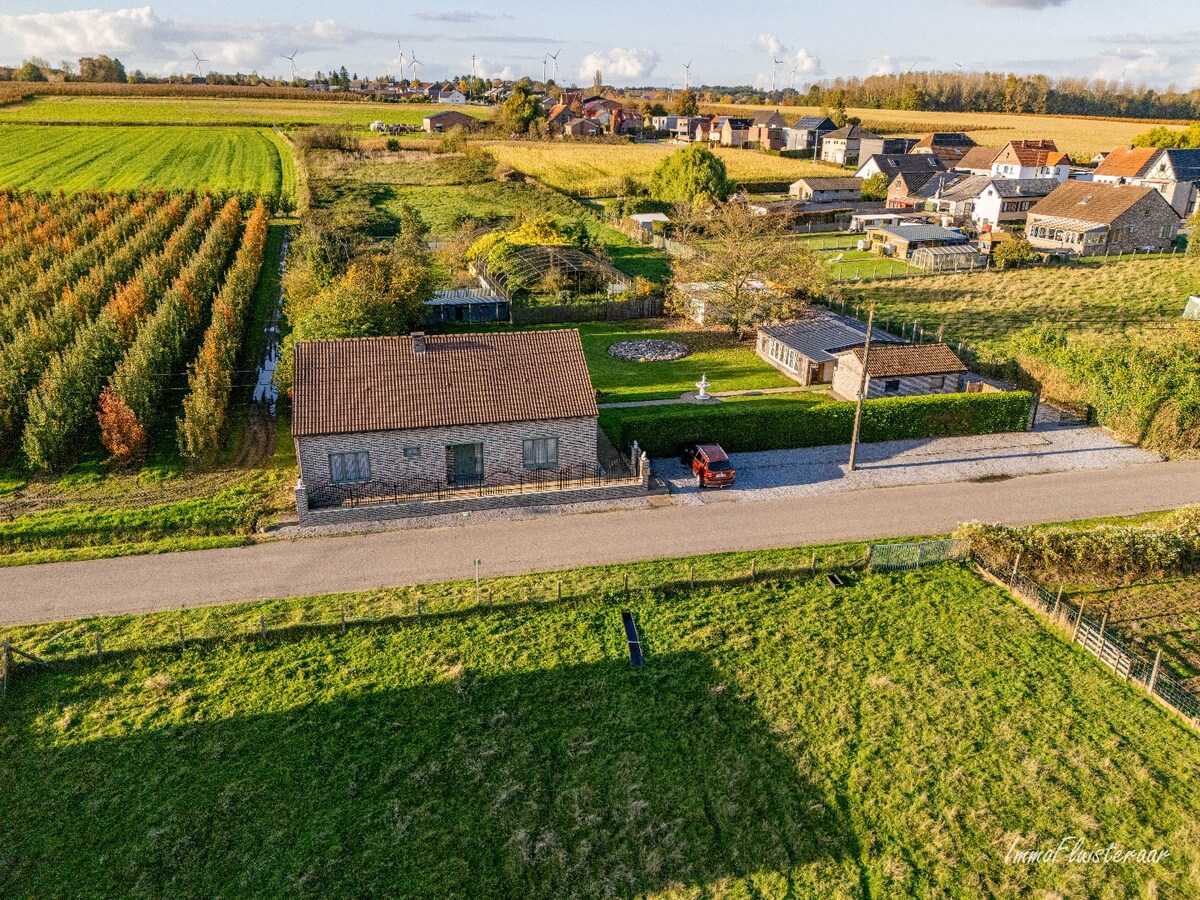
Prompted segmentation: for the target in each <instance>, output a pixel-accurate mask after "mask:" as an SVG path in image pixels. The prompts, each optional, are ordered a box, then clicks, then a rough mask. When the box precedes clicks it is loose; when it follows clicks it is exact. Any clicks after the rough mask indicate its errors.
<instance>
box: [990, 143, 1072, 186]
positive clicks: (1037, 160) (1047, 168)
mask: <svg viewBox="0 0 1200 900" xmlns="http://www.w3.org/2000/svg"><path fill="white" fill-rule="evenodd" d="M992 175H994V176H995V177H996V178H1053V179H1055V180H1056V181H1058V182H1059V183H1060V184H1061V183H1062V182H1064V181H1066V180H1067V179H1068V178H1070V177H1071V158H1070V157H1069V156H1067V154H1065V153H1062V152H1060V151H1059V149H1058V147H1057V146H1056V145H1055V143H1054V141H1010V142H1009V143H1008V144H1007V145H1006V146H1005V147H1004V149H1003V150H1001V151H1000V154H999V155H998V156H997V157H996V158H995V159H994V160H993V161H992Z"/></svg>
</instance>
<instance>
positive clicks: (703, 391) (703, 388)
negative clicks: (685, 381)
mask: <svg viewBox="0 0 1200 900" xmlns="http://www.w3.org/2000/svg"><path fill="white" fill-rule="evenodd" d="M709 386H710V382H709V380H708V376H707V375H701V376H700V380H699V381H697V382H696V387H698V388H699V389H700V390H699V392H698V393H697V394H696V399H697V400H709V399H711V398H710V397H709V396H708V388H709Z"/></svg>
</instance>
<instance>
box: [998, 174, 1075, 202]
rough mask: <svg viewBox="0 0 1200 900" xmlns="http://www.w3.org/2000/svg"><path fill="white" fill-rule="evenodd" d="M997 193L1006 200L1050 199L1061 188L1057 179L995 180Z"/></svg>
mask: <svg viewBox="0 0 1200 900" xmlns="http://www.w3.org/2000/svg"><path fill="white" fill-rule="evenodd" d="M989 180H990V181H991V185H992V187H994V188H995V189H996V193H997V194H999V195H1000V196H1001V197H1003V198H1004V199H1005V200H1014V199H1016V198H1018V197H1048V196H1049V195H1050V194H1053V193H1054V192H1055V191H1056V190H1058V188H1059V181H1058V179H1057V178H993V179H989Z"/></svg>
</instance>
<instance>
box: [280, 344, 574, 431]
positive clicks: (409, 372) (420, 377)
mask: <svg viewBox="0 0 1200 900" xmlns="http://www.w3.org/2000/svg"><path fill="white" fill-rule="evenodd" d="M425 348H426V349H425V352H424V353H415V352H413V338H412V337H411V336H405V337H378V338H348V339H342V340H321V341H298V342H297V343H296V358H295V376H294V383H295V389H294V395H293V409H292V433H293V434H294V435H296V436H297V437H303V436H306V435H314V434H345V433H351V432H360V431H393V430H403V429H409V428H434V427H438V426H453V425H481V424H487V423H491V422H523V421H532V420H536V419H565V418H577V417H590V416H595V415H596V414H597V411H596V392H595V389H594V388H593V387H592V380H591V377H590V376H589V375H588V369H587V362H586V360H585V359H584V355H583V345H582V343H581V342H580V340H579V332H578V331H576V330H575V329H561V330H551V331H518V332H504V333H485V334H445V335H429V336H427V337H426V338H425Z"/></svg>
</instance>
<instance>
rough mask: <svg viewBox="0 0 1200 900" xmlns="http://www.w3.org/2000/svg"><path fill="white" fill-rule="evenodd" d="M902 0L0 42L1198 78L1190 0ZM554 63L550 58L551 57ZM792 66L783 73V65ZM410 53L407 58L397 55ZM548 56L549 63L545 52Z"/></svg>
mask: <svg viewBox="0 0 1200 900" xmlns="http://www.w3.org/2000/svg"><path fill="white" fill-rule="evenodd" d="M1150 6H1151V5H1150V4H1145V5H1143V4H1142V3H1134V2H1130V0H906V2H904V3H901V4H898V5H896V7H895V9H896V15H895V17H894V18H888V9H887V7H888V4H878V5H873V4H860V5H858V6H848V5H846V4H844V3H842V4H833V3H830V2H828V0H822V2H816V0H792V2H786V3H777V2H742V3H730V2H729V0H723V2H717V0H693V2H689V3H686V4H681V3H661V2H660V3H650V2H645V0H636V2H635V0H608V2H606V3H603V4H577V5H576V4H567V3H564V2H542V0H531V2H522V3H520V4H516V3H508V4H504V3H480V2H472V0H448V2H447V3H446V4H445V5H439V4H437V3H433V2H422V0H415V2H406V3H404V4H403V6H401V5H400V4H393V3H386V4H385V3H382V2H374V3H366V2H354V0H344V2H340V3H329V2H327V0H321V2H317V0H289V2H286V3H285V2H280V0H239V2H238V3H236V4H233V3H229V2H212V0H207V2H204V0H159V2H154V3H152V4H150V5H142V6H135V5H132V4H131V3H130V2H129V0H126V2H125V3H120V2H118V3H107V4H106V3H97V2H94V0H93V2H84V3H71V2H64V0H0V60H3V61H6V62H12V61H19V60H20V59H22V58H24V57H26V56H29V55H37V56H42V57H45V58H46V59H48V60H49V61H50V62H51V63H55V64H57V63H58V61H59V60H62V59H75V58H77V57H78V56H80V55H83V54H86V53H108V54H110V55H115V56H119V57H120V58H121V59H122V61H123V62H125V64H126V67H127V68H134V67H140V68H144V69H146V70H148V71H153V72H155V73H158V74H169V73H172V72H183V71H190V70H191V69H192V68H193V67H194V61H193V59H192V50H193V49H194V50H195V51H196V52H197V53H198V54H199V55H200V56H201V57H204V58H205V59H207V60H209V62H208V63H206V64H205V65H204V66H203V68H204V69H206V70H207V69H217V70H221V71H232V70H236V69H240V70H241V71H245V72H248V71H251V70H257V71H258V72H260V73H261V74H264V75H269V74H276V75H286V74H289V73H290V63H288V62H287V61H286V60H283V59H281V58H280V54H284V53H287V54H291V53H292V52H293V51H294V50H299V51H300V53H299V55H298V56H297V57H296V62H297V68H298V70H299V72H300V73H301V74H302V75H311V74H312V73H313V72H314V71H315V70H317V69H322V70H325V69H328V68H329V67H330V66H335V65H336V66H340V65H343V64H344V65H345V66H346V67H347V68H349V69H350V70H352V71H357V72H358V73H359V74H362V75H368V74H378V73H384V72H387V73H392V74H395V73H397V72H398V71H399V50H398V48H397V41H398V40H399V41H400V42H401V44H402V46H403V48H404V51H405V56H406V57H407V58H411V53H412V51H413V50H415V51H416V56H417V58H418V59H419V60H420V61H421V62H422V65H421V66H420V67H419V68H417V70H416V71H417V74H418V75H419V76H420V77H421V78H423V79H426V80H428V79H432V78H439V77H445V76H448V75H450V74H454V73H461V72H465V71H468V70H469V69H470V66H471V56H472V54H474V55H475V56H476V65H477V66H478V71H479V72H480V73H481V74H487V75H490V76H495V75H500V76H504V77H509V76H521V75H531V76H533V77H535V78H540V77H541V74H542V60H543V58H544V57H545V55H546V54H547V53H554V52H555V51H559V50H561V53H560V54H559V58H558V69H559V81H560V82H562V83H570V82H572V81H576V82H579V83H588V82H590V81H591V73H592V71H594V70H595V69H596V68H600V69H601V70H602V71H603V73H604V76H605V80H606V81H607V82H609V83H611V84H618V85H625V84H657V85H664V86H665V85H671V84H673V85H675V86H682V84H683V80H684V70H683V67H684V65H685V64H686V63H687V62H688V61H689V60H692V61H693V62H692V68H691V79H692V82H693V83H694V84H704V83H709V84H755V83H757V84H759V85H760V86H764V87H765V86H769V84H770V79H771V69H772V63H771V60H772V58H773V57H774V58H777V59H780V60H781V62H780V64H779V65H778V66H777V67H776V79H777V82H776V83H777V85H778V86H779V87H786V86H787V85H788V84H789V83H792V82H793V79H794V83H795V84H796V86H797V87H800V86H801V85H803V84H806V83H808V82H811V81H813V80H818V79H823V78H833V77H837V76H851V75H868V74H872V73H875V72H904V71H907V70H909V69H910V68H916V69H918V70H919V69H943V70H950V69H954V68H955V66H956V65H961V66H963V67H964V68H965V69H971V70H983V69H989V70H1011V71H1018V72H1045V73H1046V74H1048V75H1055V76H1057V75H1071V76H1083V77H1089V78H1090V77H1100V78H1106V79H1112V80H1114V81H1116V80H1120V79H1121V78H1122V77H1124V79H1125V80H1126V81H1127V82H1129V83H1140V82H1145V83H1147V84H1150V85H1151V86H1153V87H1159V88H1161V87H1165V86H1167V85H1168V84H1171V83H1174V84H1175V85H1177V86H1179V87H1181V88H1192V87H1200V2H1198V0H1154V2H1153V4H1152V8H1153V16H1150V15H1146V14H1145V13H1146V12H1147V11H1148V8H1150ZM551 65H552V64H551ZM793 70H794V74H793ZM411 71H412V69H409V72H410V73H411ZM551 71H552V70H551Z"/></svg>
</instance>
